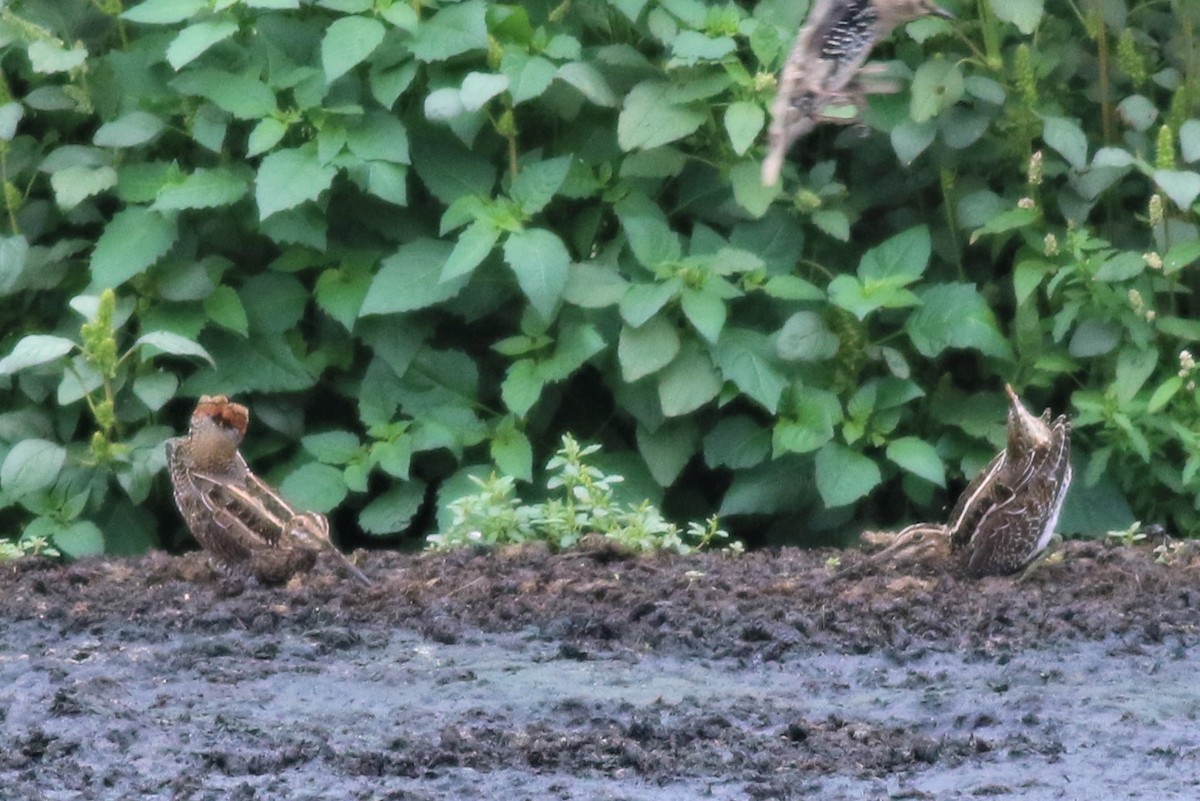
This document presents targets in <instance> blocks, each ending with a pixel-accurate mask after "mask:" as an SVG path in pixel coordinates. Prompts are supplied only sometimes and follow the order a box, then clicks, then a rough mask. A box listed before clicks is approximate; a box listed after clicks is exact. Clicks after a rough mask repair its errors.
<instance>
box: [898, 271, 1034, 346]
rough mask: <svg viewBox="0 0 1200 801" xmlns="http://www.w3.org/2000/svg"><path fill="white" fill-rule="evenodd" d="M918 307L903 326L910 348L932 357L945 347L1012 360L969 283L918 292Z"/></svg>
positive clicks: (1005, 342)
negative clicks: (969, 349) (966, 349)
mask: <svg viewBox="0 0 1200 801" xmlns="http://www.w3.org/2000/svg"><path fill="white" fill-rule="evenodd" d="M920 297H921V307H920V308H919V309H917V310H916V311H915V312H914V313H913V314H912V315H911V316H910V317H909V318H908V321H907V322H906V323H905V325H904V330H905V332H906V333H907V334H908V337H909V339H911V340H912V343H913V346H914V347H916V349H917V351H918V352H920V353H921V355H922V356H926V357H928V358H933V357H935V356H938V355H940V354H941V353H942V352H944V351H945V350H947V349H948V348H974V349H975V350H978V351H979V352H980V353H983V354H984V355H987V356H995V357H997V358H1000V359H1006V360H1010V359H1012V358H1013V353H1012V348H1011V347H1010V346H1009V344H1008V340H1006V339H1005V338H1004V337H1003V336H1001V334H1000V331H999V329H998V328H997V326H996V315H995V314H994V313H993V312H992V310H991V308H990V307H989V306H988V305H987V301H986V300H984V299H983V297H982V296H981V295H980V294H979V293H978V292H977V291H976V289H975V287H974V286H972V285H970V284H934V285H932V286H930V287H929V288H928V289H926V290H924V291H923V292H921V295H920Z"/></svg>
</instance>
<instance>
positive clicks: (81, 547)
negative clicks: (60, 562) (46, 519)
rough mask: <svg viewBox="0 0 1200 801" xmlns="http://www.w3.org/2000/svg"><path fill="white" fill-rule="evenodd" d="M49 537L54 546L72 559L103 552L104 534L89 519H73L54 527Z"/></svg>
mask: <svg viewBox="0 0 1200 801" xmlns="http://www.w3.org/2000/svg"><path fill="white" fill-rule="evenodd" d="M50 539H51V540H52V541H53V542H54V546H55V547H56V548H58V549H59V550H60V551H62V552H63V554H65V555H66V556H69V557H71V558H72V559H82V558H83V557H85V556H98V555H100V554H102V553H104V534H103V533H102V532H101V531H100V528H99V527H98V526H97V525H96V524H95V523H93V522H92V521H90V520H75V521H73V522H71V523H67V524H66V525H62V526H57V527H55V528H54V530H53V533H52V534H51V535H50Z"/></svg>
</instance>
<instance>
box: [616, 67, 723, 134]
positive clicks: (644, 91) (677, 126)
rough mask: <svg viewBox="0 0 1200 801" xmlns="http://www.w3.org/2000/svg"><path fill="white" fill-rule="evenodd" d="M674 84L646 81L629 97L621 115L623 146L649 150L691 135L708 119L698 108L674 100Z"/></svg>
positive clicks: (629, 94) (619, 122)
mask: <svg viewBox="0 0 1200 801" xmlns="http://www.w3.org/2000/svg"><path fill="white" fill-rule="evenodd" d="M672 88H673V87H672V85H671V84H669V83H665V82H662V81H653V80H652V81H643V82H642V83H639V84H638V85H637V86H635V87H633V89H631V90H630V91H629V93H628V94H627V95H626V96H625V102H624V104H623V107H622V109H621V114H620V116H618V118H617V142H618V143H619V144H620V146H621V149H622V150H624V151H626V152H628V151H630V150H649V149H650V148H654V147H658V146H659V145H665V144H667V143H668V142H674V141H676V140H679V139H682V138H683V137H685V136H689V135H691V134H692V133H694V132H695V131H696V129H698V128H699V127H700V126H701V125H703V124H704V121H705V120H706V119H707V118H708V114H707V112H705V111H702V110H700V109H698V108H694V107H692V106H687V105H678V104H675V103H673V102H671V97H672Z"/></svg>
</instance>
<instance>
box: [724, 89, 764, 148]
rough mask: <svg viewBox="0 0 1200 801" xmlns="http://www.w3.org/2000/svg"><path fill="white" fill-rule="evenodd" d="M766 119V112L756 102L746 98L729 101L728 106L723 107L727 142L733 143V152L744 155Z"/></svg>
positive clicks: (756, 137)
mask: <svg viewBox="0 0 1200 801" xmlns="http://www.w3.org/2000/svg"><path fill="white" fill-rule="evenodd" d="M766 121H767V115H766V112H764V111H763V108H762V106H761V105H759V104H758V103H751V102H749V101H748V100H737V101H734V102H733V103H730V104H729V107H728V108H727V109H725V130H726V132H727V133H728V134H729V143H730V144H731V145H733V152H734V153H736V154H737V155H739V156H744V155H746V151H747V150H749V149H750V146H751V145H753V144H754V142H755V140H756V139H758V134H759V133H760V132H761V131H762V129H763V125H764V124H765V123H766Z"/></svg>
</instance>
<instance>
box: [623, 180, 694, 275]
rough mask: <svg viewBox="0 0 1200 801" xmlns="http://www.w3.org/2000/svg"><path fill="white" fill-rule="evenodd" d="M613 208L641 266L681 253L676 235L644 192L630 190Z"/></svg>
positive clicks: (672, 259) (656, 263) (676, 256)
mask: <svg viewBox="0 0 1200 801" xmlns="http://www.w3.org/2000/svg"><path fill="white" fill-rule="evenodd" d="M616 212H617V218H618V219H619V220H620V221H621V230H623V231H624V232H625V236H626V238H627V239H628V240H629V248H630V250H632V251H633V255H634V257H635V258H636V259H637V260H638V263H639V264H641V265H642V266H643V267H648V268H650V269H654V268H655V267H658V266H659V265H660V264H664V263H666V262H671V261H675V260H677V259H679V258H680V256H682V254H683V245H682V243H681V242H680V241H679V235H678V234H676V233H675V232H674V231H672V230H671V227H670V225H668V224H667V219H666V217H665V216H664V215H663V213H662V210H661V209H660V208H659V207H658V206H657V205H655V204H654V203H653V202H651V201H650V200H649V199H648V198H647V197H646V196H645V195H641V194H632V195H630V196H629V197H627V198H625V199H623V200H621V201H620V202H618V203H617V204H616Z"/></svg>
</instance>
